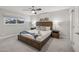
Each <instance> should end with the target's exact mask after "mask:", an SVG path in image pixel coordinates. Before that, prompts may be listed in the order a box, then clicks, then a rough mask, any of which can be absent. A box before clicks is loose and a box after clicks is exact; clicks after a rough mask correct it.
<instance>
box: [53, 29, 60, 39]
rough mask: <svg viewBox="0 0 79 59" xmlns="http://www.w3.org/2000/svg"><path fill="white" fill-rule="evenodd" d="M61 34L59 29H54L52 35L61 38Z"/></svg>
mask: <svg viewBox="0 0 79 59" xmlns="http://www.w3.org/2000/svg"><path fill="white" fill-rule="evenodd" d="M59 36H60V34H59V31H55V30H54V31H52V37H53V38H58V39H59Z"/></svg>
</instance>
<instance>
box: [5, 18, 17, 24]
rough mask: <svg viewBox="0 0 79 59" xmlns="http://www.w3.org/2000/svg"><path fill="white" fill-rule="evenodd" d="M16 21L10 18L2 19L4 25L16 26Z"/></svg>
mask: <svg viewBox="0 0 79 59" xmlns="http://www.w3.org/2000/svg"><path fill="white" fill-rule="evenodd" d="M16 20H17V18H16V17H10V16H7V17H4V23H5V24H16Z"/></svg>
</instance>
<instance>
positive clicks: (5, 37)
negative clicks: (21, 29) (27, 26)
mask: <svg viewBox="0 0 79 59" xmlns="http://www.w3.org/2000/svg"><path fill="white" fill-rule="evenodd" d="M16 35H17V34H11V35H7V36H3V37H0V40H2V39H7V38H10V37H12V36H16Z"/></svg>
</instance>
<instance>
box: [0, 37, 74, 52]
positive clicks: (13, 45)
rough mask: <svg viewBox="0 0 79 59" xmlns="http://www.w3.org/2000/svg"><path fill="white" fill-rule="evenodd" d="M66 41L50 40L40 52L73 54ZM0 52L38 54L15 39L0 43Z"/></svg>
mask: <svg viewBox="0 0 79 59" xmlns="http://www.w3.org/2000/svg"><path fill="white" fill-rule="evenodd" d="M73 51H74V50H73V48H72V46H71V42H70V41H69V40H68V39H55V38H51V39H50V40H49V41H48V42H47V43H46V44H45V45H44V47H43V48H42V50H41V52H73ZM0 52H38V50H36V49H35V48H33V47H31V46H29V45H27V44H25V43H22V42H20V41H18V40H17V37H11V38H9V39H3V40H1V41H0Z"/></svg>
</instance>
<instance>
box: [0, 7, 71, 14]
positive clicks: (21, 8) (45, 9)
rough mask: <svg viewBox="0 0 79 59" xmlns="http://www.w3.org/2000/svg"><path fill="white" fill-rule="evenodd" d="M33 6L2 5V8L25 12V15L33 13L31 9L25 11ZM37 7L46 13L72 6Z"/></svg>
mask: <svg viewBox="0 0 79 59" xmlns="http://www.w3.org/2000/svg"><path fill="white" fill-rule="evenodd" d="M28 8H31V6H0V9H5V10H7V11H10V12H15V13H19V14H25V15H33V14H32V12H31V11H24V9H28ZM36 8H41V9H42V10H41V11H39V12H37V13H38V14H40V13H46V12H53V11H58V10H62V9H69V8H71V7H70V6H36Z"/></svg>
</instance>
